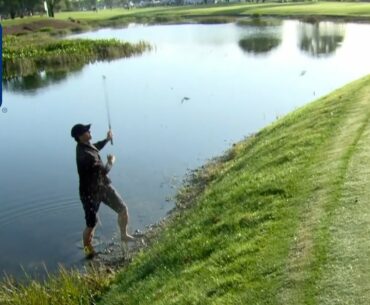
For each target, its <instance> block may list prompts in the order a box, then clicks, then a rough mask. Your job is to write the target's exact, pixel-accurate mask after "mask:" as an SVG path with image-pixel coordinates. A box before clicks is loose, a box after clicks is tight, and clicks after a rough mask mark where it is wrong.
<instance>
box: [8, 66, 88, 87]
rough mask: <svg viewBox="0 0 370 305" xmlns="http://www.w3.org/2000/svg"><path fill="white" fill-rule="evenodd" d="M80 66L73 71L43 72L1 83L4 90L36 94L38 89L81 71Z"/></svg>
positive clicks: (59, 81)
mask: <svg viewBox="0 0 370 305" xmlns="http://www.w3.org/2000/svg"><path fill="white" fill-rule="evenodd" d="M81 69H82V66H76V67H74V68H73V69H67V70H55V71H43V72H39V73H36V74H33V75H29V76H24V77H15V78H12V79H9V80H5V81H3V87H4V89H5V90H8V91H11V92H15V93H28V94H36V93H37V90H38V89H41V88H46V87H49V86H51V85H54V84H58V83H61V82H62V81H64V80H65V79H67V77H68V76H69V75H71V74H75V73H77V72H79V71H81Z"/></svg>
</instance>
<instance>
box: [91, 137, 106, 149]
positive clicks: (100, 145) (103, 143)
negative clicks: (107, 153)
mask: <svg viewBox="0 0 370 305" xmlns="http://www.w3.org/2000/svg"><path fill="white" fill-rule="evenodd" d="M108 141H109V140H108V139H105V140H102V141H99V142H96V143H94V144H93V145H94V146H95V147H96V148H97V149H98V150H102V149H103V147H104V146H105V145H106V144H107V143H108Z"/></svg>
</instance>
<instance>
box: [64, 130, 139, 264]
mask: <svg viewBox="0 0 370 305" xmlns="http://www.w3.org/2000/svg"><path fill="white" fill-rule="evenodd" d="M90 126H91V125H90V124H89V125H83V124H76V125H75V126H73V127H72V130H71V136H72V137H73V138H74V139H75V140H76V141H77V147H76V161H77V170H78V174H79V177H80V188H79V191H80V199H81V202H82V205H83V209H84V211H85V220H86V228H85V230H84V232H83V245H84V251H85V255H86V257H87V258H92V257H93V256H94V255H95V252H94V248H93V246H92V239H93V236H94V228H95V226H96V224H97V220H98V219H97V212H98V210H99V206H100V202H103V203H105V204H106V205H107V206H109V207H110V208H111V209H113V210H114V211H115V212H116V213H117V214H118V225H119V227H120V231H121V240H122V242H123V243H124V244H126V243H127V242H129V241H134V240H135V238H134V237H133V236H131V235H129V234H128V233H127V223H128V211H127V206H126V205H125V203H124V201H123V200H122V198H121V196H120V195H119V194H118V192H117V191H116V190H115V189H114V187H113V186H112V184H111V180H110V179H109V177H108V175H107V174H108V172H109V171H110V169H111V168H112V166H113V164H114V162H115V157H114V156H113V155H108V156H107V163H106V164H104V163H103V161H102V160H101V158H100V155H99V151H100V150H101V149H102V148H103V147H104V146H105V145H106V144H107V143H108V142H109V141H111V140H112V139H113V135H112V132H111V131H110V130H109V131H108V133H107V137H106V139H105V140H102V141H99V142H97V143H95V144H91V143H90V140H91V134H90Z"/></svg>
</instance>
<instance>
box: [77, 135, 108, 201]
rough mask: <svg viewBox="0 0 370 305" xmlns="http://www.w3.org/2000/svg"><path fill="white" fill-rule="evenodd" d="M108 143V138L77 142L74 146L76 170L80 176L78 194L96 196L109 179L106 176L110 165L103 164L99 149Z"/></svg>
mask: <svg viewBox="0 0 370 305" xmlns="http://www.w3.org/2000/svg"><path fill="white" fill-rule="evenodd" d="M107 143H108V140H103V141H99V142H97V143H95V144H83V143H78V144H77V147H76V161H77V170H78V174H79V176H80V196H81V197H84V198H86V197H91V198H96V196H98V194H99V192H100V188H101V186H102V185H105V184H109V183H110V182H111V181H110V179H109V177H108V176H107V174H108V172H109V170H110V169H111V165H109V163H108V164H107V165H104V163H103V162H102V160H101V158H100V155H99V151H100V150H101V149H102V148H103V147H104V146H105V145H106V144H107Z"/></svg>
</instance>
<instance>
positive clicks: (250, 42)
mask: <svg viewBox="0 0 370 305" xmlns="http://www.w3.org/2000/svg"><path fill="white" fill-rule="evenodd" d="M280 43H281V37H279V36H278V35H266V34H263V35H260V34H254V35H252V36H250V37H244V38H242V39H240V40H239V46H240V48H241V49H242V50H243V51H245V52H247V53H252V54H255V55H258V54H267V53H269V52H271V51H272V50H273V49H275V48H277V47H278V46H279V45H280Z"/></svg>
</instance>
